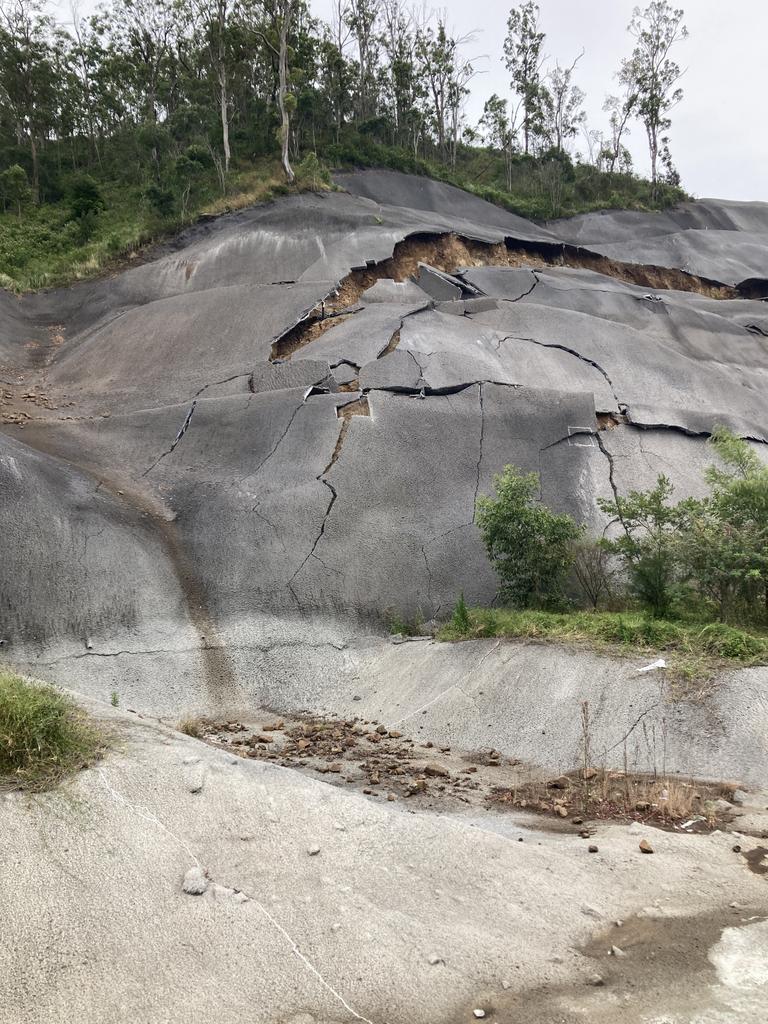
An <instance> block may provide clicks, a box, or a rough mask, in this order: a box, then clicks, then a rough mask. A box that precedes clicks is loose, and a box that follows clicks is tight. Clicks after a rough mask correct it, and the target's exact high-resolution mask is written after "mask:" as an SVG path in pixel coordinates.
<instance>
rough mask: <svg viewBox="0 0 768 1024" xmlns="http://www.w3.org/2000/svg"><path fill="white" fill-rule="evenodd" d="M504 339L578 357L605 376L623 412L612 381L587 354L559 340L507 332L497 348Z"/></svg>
mask: <svg viewBox="0 0 768 1024" xmlns="http://www.w3.org/2000/svg"><path fill="white" fill-rule="evenodd" d="M505 341H526V342H530V344H531V345H538V346H539V347H540V348H553V349H559V350H560V351H561V352H565V353H567V354H568V355H569V356H573V357H574V358H575V359H579V360H580V361H581V362H582V363H586V364H587V366H591V367H592V369H593V370H597V372H598V373H599V374H601V375H602V376H603V377H604V378H605V381H606V383H607V384H608V387H609V388H610V389H611V394H612V395H613V397H614V400H615V402H616V408H617V410H619V412H623V411H624V410H625V408H626V406H625V403H623V402H622V401H621V400H620V399H619V396H618V395H617V394H616V389H615V387H614V386H613V381H612V380H611V378H610V377H609V376H608V373H607V371H606V370H605V369H604V368H603V367H602V366H601V365H600V364H599V363H597V362H595V360H594V359H590V358H589V357H588V356H584V355H582V354H581V352H577V351H576V349H573V348H569V347H568V346H567V345H561V344H559V342H554V341H553V342H548V341H537V340H536V339H535V338H518V337H516V336H515V335H513V334H508V335H507V336H506V337H504V338H500V339H499V343H498V345H497V346H496V348H497V350H498V349H499V348H501V345H502V344H503V343H504V342H505Z"/></svg>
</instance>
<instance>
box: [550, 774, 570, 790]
mask: <svg viewBox="0 0 768 1024" xmlns="http://www.w3.org/2000/svg"><path fill="white" fill-rule="evenodd" d="M570 784H571V783H570V780H569V779H567V778H566V777H565V775H561V776H560V777H559V778H557V779H551V780H550V781H549V782H548V783H547V789H568V787H569V786H570Z"/></svg>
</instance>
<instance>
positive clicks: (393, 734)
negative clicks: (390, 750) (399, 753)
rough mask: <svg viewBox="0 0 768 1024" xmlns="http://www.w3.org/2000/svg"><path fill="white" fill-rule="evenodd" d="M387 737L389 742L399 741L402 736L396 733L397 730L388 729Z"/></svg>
mask: <svg viewBox="0 0 768 1024" xmlns="http://www.w3.org/2000/svg"><path fill="white" fill-rule="evenodd" d="M387 735H388V736H389V738H390V739H391V740H399V739H400V737H401V736H402V735H403V734H402V733H401V732H398V731H397V729H390V730H389V732H388V734H387Z"/></svg>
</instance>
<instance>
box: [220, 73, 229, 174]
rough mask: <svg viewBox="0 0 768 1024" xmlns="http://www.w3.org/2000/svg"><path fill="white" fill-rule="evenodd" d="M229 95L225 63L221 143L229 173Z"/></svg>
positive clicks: (221, 85)
mask: <svg viewBox="0 0 768 1024" xmlns="http://www.w3.org/2000/svg"><path fill="white" fill-rule="evenodd" d="M228 108H229V95H228V92H227V72H226V70H225V69H224V67H223V65H222V66H221V67H220V70H219V110H220V112H221V143H222V148H223V149H224V173H225V174H228V173H229V161H230V159H231V153H230V148H229V109H228Z"/></svg>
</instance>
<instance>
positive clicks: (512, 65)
mask: <svg viewBox="0 0 768 1024" xmlns="http://www.w3.org/2000/svg"><path fill="white" fill-rule="evenodd" d="M545 38H546V36H545V34H544V32H542V31H541V30H540V28H539V5H538V4H536V3H534V2H533V0H526V2H525V3H522V4H520V5H519V7H513V8H512V10H511V11H510V12H509V18H508V19H507V36H506V38H505V40H504V56H505V61H506V66H507V71H509V73H510V76H511V85H512V90H513V92H514V93H515V94H516V95H517V96H518V97H519V101H520V109H521V112H522V120H521V128H522V132H523V150H524V152H525V153H529V152H530V151H531V144H532V142H533V140H534V139H535V138H536V137H537V136H538V135H539V134H540V132H541V129H542V119H543V111H542V81H541V70H542V67H543V65H544V59H545V58H544V55H543V53H542V50H543V48H544V40H545Z"/></svg>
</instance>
